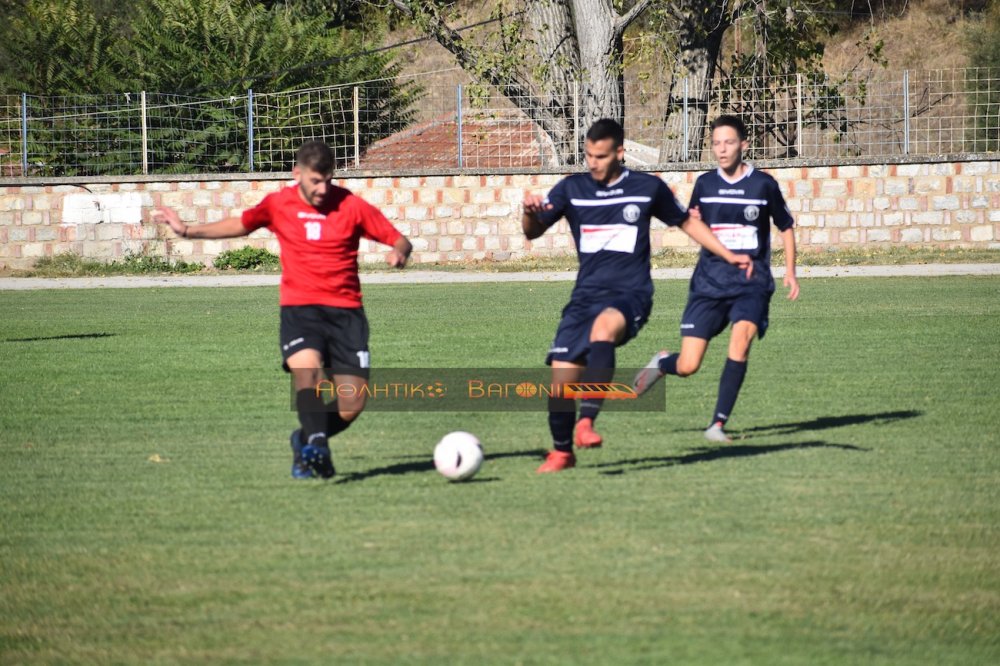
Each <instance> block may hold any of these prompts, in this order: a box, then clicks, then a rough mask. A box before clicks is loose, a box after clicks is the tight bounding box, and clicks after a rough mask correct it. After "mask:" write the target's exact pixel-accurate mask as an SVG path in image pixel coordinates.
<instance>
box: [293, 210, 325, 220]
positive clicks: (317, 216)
mask: <svg viewBox="0 0 1000 666" xmlns="http://www.w3.org/2000/svg"><path fill="white" fill-rule="evenodd" d="M296 215H297V216H298V218H299V219H300V220H325V219H326V215H323V214H322V213H310V212H309V211H305V210H300V211H299V212H298V213H296Z"/></svg>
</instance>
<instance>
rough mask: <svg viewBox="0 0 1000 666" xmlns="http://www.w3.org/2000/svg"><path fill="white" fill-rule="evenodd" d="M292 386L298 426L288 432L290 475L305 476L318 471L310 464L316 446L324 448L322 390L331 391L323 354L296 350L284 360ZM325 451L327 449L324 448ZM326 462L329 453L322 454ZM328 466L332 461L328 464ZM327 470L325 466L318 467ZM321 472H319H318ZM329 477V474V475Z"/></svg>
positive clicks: (324, 410)
mask: <svg viewBox="0 0 1000 666" xmlns="http://www.w3.org/2000/svg"><path fill="white" fill-rule="evenodd" d="M285 367H286V368H288V371H289V372H291V373H292V381H293V382H294V388H295V409H296V412H297V413H298V416H299V424H300V426H301V428H300V429H299V430H296V431H295V432H293V433H292V437H291V446H292V476H293V477H295V478H309V477H312V476H315V475H316V474H319V473H320V472H319V470H317V465H314V464H313V463H312V460H313V458H315V457H316V456H317V453H316V452H315V448H316V447H327V443H326V407H325V405H324V402H323V394H324V391H326V390H329V391H330V392H332V391H333V386H329V382H328V381H327V379H326V375H325V373H324V371H323V356H322V354H321V353H320V352H319V351H318V350H316V349H308V348H306V349H300V350H299V351H297V352H295V353H294V354H291V355H290V356H288V357H287V358H286V359H285ZM327 450H329V449H328V448H327ZM326 458H327V462H329V454H327V456H326ZM331 466H332V464H331ZM322 471H323V472H326V471H327V466H326V465H325V464H324V465H323V466H322ZM321 475H322V474H321ZM329 476H332V474H329Z"/></svg>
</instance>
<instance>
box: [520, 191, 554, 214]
mask: <svg viewBox="0 0 1000 666" xmlns="http://www.w3.org/2000/svg"><path fill="white" fill-rule="evenodd" d="M521 206H522V207H523V208H524V212H525V213H526V214H528V215H537V214H538V213H541V212H542V211H543V210H552V204H547V203H545V197H543V196H542V195H540V194H525V195H524V201H523V202H522V204H521Z"/></svg>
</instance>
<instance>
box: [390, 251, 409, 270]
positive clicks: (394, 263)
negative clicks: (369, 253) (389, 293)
mask: <svg viewBox="0 0 1000 666" xmlns="http://www.w3.org/2000/svg"><path fill="white" fill-rule="evenodd" d="M385 263H387V264H389V266H390V267H392V268H403V267H405V266H406V255H405V254H403V253H402V252H400V251H399V250H389V251H388V252H386V254H385Z"/></svg>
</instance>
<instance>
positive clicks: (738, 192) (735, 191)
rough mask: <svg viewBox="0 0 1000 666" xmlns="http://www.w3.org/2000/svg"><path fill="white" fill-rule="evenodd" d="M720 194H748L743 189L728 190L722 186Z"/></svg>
mask: <svg viewBox="0 0 1000 666" xmlns="http://www.w3.org/2000/svg"><path fill="white" fill-rule="evenodd" d="M719 194H720V195H726V194H728V195H733V194H746V192H745V191H743V190H727V189H722V188H720V189H719Z"/></svg>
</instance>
